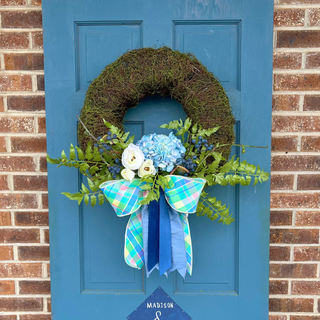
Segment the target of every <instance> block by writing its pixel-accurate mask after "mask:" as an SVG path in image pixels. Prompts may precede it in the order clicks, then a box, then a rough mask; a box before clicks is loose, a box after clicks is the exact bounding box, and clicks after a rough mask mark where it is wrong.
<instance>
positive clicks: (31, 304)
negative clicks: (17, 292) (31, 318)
mask: <svg viewBox="0 0 320 320" xmlns="http://www.w3.org/2000/svg"><path fill="white" fill-rule="evenodd" d="M42 310H43V301H42V299H41V298H37V299H36V298H21V297H19V298H0V311H14V312H18V311H42Z"/></svg>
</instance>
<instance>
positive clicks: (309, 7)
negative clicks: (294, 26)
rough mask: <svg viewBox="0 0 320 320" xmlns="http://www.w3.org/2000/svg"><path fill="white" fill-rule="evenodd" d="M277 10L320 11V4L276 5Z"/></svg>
mask: <svg viewBox="0 0 320 320" xmlns="http://www.w3.org/2000/svg"><path fill="white" fill-rule="evenodd" d="M274 8H275V9H278V8H279V9H312V8H315V9H320V4H317V3H313V4H312V3H311V4H307V3H305V4H277V3H274Z"/></svg>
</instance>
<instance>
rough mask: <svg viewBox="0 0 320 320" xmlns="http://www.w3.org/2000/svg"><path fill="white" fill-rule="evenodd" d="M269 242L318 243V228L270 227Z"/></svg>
mask: <svg viewBox="0 0 320 320" xmlns="http://www.w3.org/2000/svg"><path fill="white" fill-rule="evenodd" d="M270 243H286V244H289V243H293V244H304V243H314V244H316V243H319V230H317V229H309V230H308V229H271V230H270Z"/></svg>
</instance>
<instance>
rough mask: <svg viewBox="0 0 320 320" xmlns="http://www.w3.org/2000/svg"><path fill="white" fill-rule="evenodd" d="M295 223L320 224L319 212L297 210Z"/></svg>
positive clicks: (305, 224)
mask: <svg viewBox="0 0 320 320" xmlns="http://www.w3.org/2000/svg"><path fill="white" fill-rule="evenodd" d="M295 224H296V226H320V212H317V211H314V212H313V211H298V212H297V213H296V223H295Z"/></svg>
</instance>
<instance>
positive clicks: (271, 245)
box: [269, 228, 320, 262]
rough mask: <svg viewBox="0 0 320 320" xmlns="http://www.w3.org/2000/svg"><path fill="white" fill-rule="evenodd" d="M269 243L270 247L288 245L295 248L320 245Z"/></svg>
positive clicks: (319, 244) (317, 244) (318, 244)
mask: <svg viewBox="0 0 320 320" xmlns="http://www.w3.org/2000/svg"><path fill="white" fill-rule="evenodd" d="M293 229H294V228H293ZM269 245H270V247H288V248H293V249H296V248H300V247H313V248H314V247H320V243H270V244H269ZM292 261H293V260H292ZM292 261H291V262H292ZM316 261H319V260H316ZM296 262H297V261H296ZM314 262H315V261H314Z"/></svg>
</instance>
